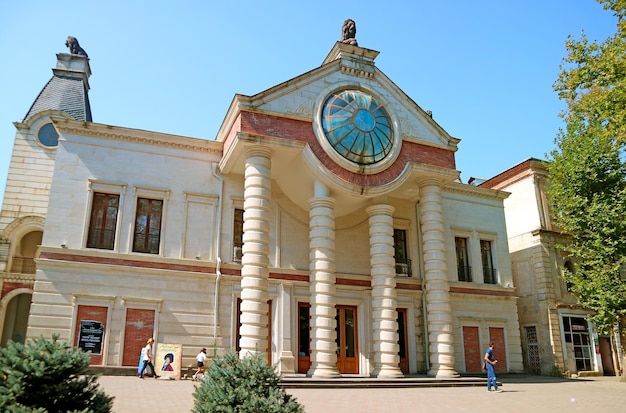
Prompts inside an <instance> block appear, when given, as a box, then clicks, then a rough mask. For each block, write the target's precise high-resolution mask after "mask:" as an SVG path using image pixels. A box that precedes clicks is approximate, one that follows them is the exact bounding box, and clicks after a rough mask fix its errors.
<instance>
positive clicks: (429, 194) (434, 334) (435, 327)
mask: <svg viewBox="0 0 626 413" xmlns="http://www.w3.org/2000/svg"><path fill="white" fill-rule="evenodd" d="M420 194H421V197H420V218H421V222H422V241H423V251H424V272H425V274H424V278H425V280H426V311H427V312H426V318H427V320H428V339H429V352H430V371H429V372H428V375H429V376H433V377H457V376H458V375H459V374H458V373H457V372H456V370H455V369H454V338H453V336H452V309H451V306H450V283H449V282H448V265H447V260H446V246H445V241H444V225H443V208H442V204H441V186H440V185H439V183H438V182H436V181H434V180H431V181H424V182H422V183H421V185H420Z"/></svg>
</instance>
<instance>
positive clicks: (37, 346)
mask: <svg viewBox="0 0 626 413" xmlns="http://www.w3.org/2000/svg"><path fill="white" fill-rule="evenodd" d="M89 359H90V356H89V353H86V352H84V351H82V350H81V349H77V348H72V347H70V345H69V344H68V343H66V342H63V341H58V336H53V337H52V339H45V338H43V337H42V338H39V339H36V340H33V341H29V342H28V343H27V344H21V343H16V342H13V341H10V342H9V343H8V344H7V347H6V348H0V411H2V412H10V413H26V412H29V413H30V412H32V413H35V412H37V413H45V412H49V413H53V412H54V413H57V412H63V413H65V412H81V413H109V412H110V411H111V409H112V407H113V397H109V396H107V395H106V394H105V393H104V392H103V391H102V390H100V389H99V384H97V383H96V380H97V376H94V375H89V374H87V369H88V368H89Z"/></svg>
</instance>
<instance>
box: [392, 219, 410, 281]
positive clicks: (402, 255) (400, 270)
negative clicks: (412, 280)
mask: <svg viewBox="0 0 626 413" xmlns="http://www.w3.org/2000/svg"><path fill="white" fill-rule="evenodd" d="M393 244H394V258H395V261H396V274H398V275H403V276H405V277H410V276H411V275H412V274H411V260H410V259H409V253H408V249H407V234H406V230H405V229H395V228H394V230H393Z"/></svg>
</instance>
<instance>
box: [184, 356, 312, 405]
mask: <svg viewBox="0 0 626 413" xmlns="http://www.w3.org/2000/svg"><path fill="white" fill-rule="evenodd" d="M279 382H280V377H279V376H278V375H277V374H276V372H275V371H274V369H273V368H272V367H268V366H267V362H266V361H265V359H264V358H263V357H261V356H251V357H246V358H244V359H239V357H238V356H237V355H236V354H234V353H228V354H226V355H224V356H223V357H217V358H215V359H214V360H213V363H212V364H211V365H210V366H209V368H208V369H207V371H206V375H205V378H204V379H203V380H202V384H201V385H200V386H199V387H197V388H196V391H195V392H194V398H195V405H194V410H193V411H194V413H209V412H210V413H230V412H237V413H303V412H304V408H303V407H302V406H301V405H300V404H299V403H298V402H297V401H296V399H295V398H294V397H293V396H291V395H289V394H287V393H286V392H285V390H284V389H282V388H281V387H279V385H278V384H279Z"/></svg>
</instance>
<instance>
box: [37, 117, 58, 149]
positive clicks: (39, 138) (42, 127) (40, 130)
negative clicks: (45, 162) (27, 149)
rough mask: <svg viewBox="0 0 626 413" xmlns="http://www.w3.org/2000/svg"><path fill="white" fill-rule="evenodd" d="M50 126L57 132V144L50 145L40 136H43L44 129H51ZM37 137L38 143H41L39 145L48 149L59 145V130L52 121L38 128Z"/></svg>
mask: <svg viewBox="0 0 626 413" xmlns="http://www.w3.org/2000/svg"><path fill="white" fill-rule="evenodd" d="M49 128H52V130H53V131H54V133H55V134H56V145H49V144H47V143H45V142H44V141H42V140H41V137H40V136H41V133H42V131H44V129H49ZM35 137H36V138H37V143H39V145H41V146H43V147H44V148H46V149H50V150H54V149H56V148H58V147H59V132H58V131H57V130H56V128H55V127H54V125H53V124H52V123H51V122H46V123H44V124H43V125H41V127H40V128H39V129H37V132H36V134H35Z"/></svg>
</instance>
